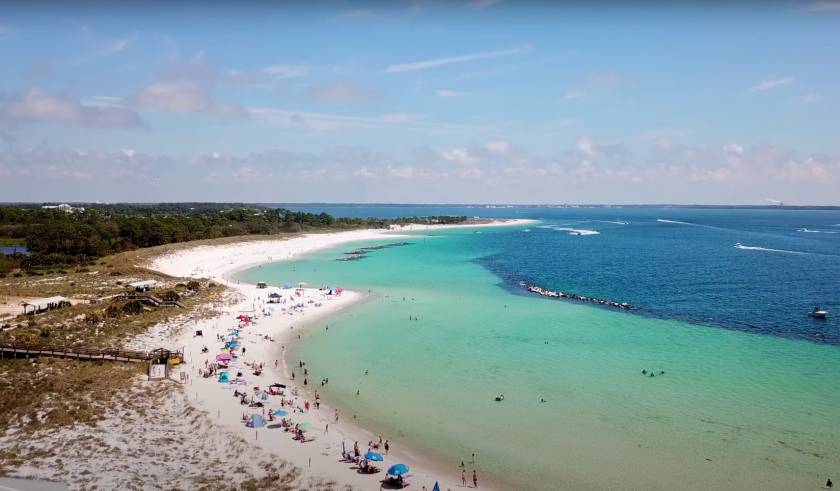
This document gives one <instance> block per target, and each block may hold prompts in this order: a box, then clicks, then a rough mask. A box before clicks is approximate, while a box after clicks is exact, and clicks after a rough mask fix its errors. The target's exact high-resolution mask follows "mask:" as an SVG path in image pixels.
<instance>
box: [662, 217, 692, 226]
mask: <svg viewBox="0 0 840 491" xmlns="http://www.w3.org/2000/svg"><path fill="white" fill-rule="evenodd" d="M656 221H657V222H659V223H673V224H676V225H697V224H696V223H691V222H681V221H679V220H666V219H664V218H657V219H656Z"/></svg>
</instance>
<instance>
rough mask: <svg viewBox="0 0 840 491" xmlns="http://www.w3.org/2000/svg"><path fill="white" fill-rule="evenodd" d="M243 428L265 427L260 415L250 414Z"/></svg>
mask: <svg viewBox="0 0 840 491" xmlns="http://www.w3.org/2000/svg"><path fill="white" fill-rule="evenodd" d="M245 426H247V427H249V428H262V427H263V426H265V418H263V417H262V415H261V414H252V415H251V419H250V420H249V421H248V423H247V424H246V425H245Z"/></svg>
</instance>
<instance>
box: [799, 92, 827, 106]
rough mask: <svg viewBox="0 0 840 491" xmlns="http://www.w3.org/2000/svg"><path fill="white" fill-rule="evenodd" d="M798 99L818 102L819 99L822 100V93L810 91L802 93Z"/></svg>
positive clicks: (807, 102) (805, 101)
mask: <svg viewBox="0 0 840 491" xmlns="http://www.w3.org/2000/svg"><path fill="white" fill-rule="evenodd" d="M799 100H800V101H802V102H804V103H806V104H810V103H812V102H820V101H821V100H823V96H822V94H817V93H816V92H811V93H808V94H802V95H801V96H799Z"/></svg>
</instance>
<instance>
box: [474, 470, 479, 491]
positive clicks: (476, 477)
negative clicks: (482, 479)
mask: <svg viewBox="0 0 840 491" xmlns="http://www.w3.org/2000/svg"><path fill="white" fill-rule="evenodd" d="M473 487H474V488H477V487H478V474H476V472H475V469H473Z"/></svg>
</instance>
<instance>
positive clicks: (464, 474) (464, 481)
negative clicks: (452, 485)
mask: <svg viewBox="0 0 840 491" xmlns="http://www.w3.org/2000/svg"><path fill="white" fill-rule="evenodd" d="M461 486H464V487H467V470H466V469H461Z"/></svg>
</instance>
